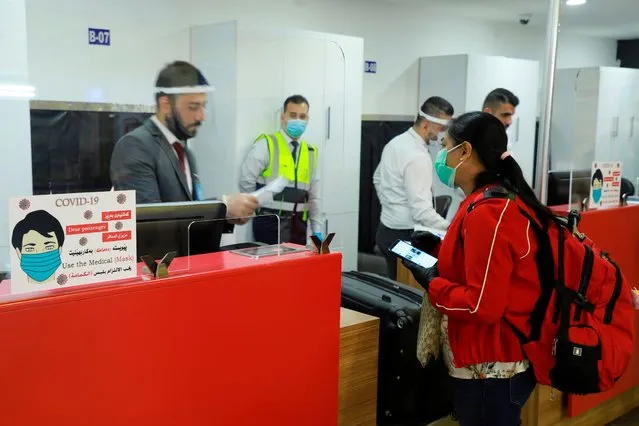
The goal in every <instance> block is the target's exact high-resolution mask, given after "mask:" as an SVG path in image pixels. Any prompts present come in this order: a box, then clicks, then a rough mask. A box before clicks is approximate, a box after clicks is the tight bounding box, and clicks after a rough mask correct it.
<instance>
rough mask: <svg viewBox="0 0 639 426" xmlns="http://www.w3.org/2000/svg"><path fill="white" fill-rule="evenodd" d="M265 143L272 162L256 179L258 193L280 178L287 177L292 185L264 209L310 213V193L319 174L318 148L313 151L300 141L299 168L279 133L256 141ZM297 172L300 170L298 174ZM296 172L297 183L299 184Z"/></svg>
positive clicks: (313, 148) (276, 195) (277, 195)
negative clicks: (263, 140)
mask: <svg viewBox="0 0 639 426" xmlns="http://www.w3.org/2000/svg"><path fill="white" fill-rule="evenodd" d="M261 139H266V143H267V145H268V151H269V162H268V166H267V168H266V170H264V172H262V175H261V176H260V177H258V179H257V189H260V188H262V187H263V186H265V185H267V184H268V183H270V182H272V181H273V180H275V179H276V178H277V177H278V176H284V177H285V178H287V179H288V180H289V181H290V183H289V185H288V186H287V187H286V188H285V189H284V190H283V191H282V192H280V193H279V194H275V195H274V196H273V200H274V201H273V202H272V203H268V204H266V205H263V206H262V207H264V208H268V209H273V210H281V211H294V210H296V206H297V211H300V210H302V209H301V208H300V207H303V209H304V211H307V209H308V206H307V202H308V191H309V189H310V187H311V180H312V178H313V174H314V173H315V172H316V170H317V157H318V155H317V148H315V147H311V146H309V145H308V143H306V142H305V141H303V140H302V141H299V143H300V144H299V146H298V155H297V167H296V165H295V163H294V161H293V155H292V153H291V150H290V148H289V146H288V143H287V142H286V140H285V139H284V136H282V134H281V133H280V132H277V133H275V134H274V135H262V136H260V137H259V138H258V139H257V140H258V141H259V140H261ZM296 169H297V170H296ZM296 172H297V182H296Z"/></svg>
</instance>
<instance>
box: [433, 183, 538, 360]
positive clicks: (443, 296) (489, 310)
mask: <svg viewBox="0 0 639 426" xmlns="http://www.w3.org/2000/svg"><path fill="white" fill-rule="evenodd" d="M482 191H483V189H481V190H478V191H477V192H476V193H474V194H472V195H470V196H469V197H467V198H466V200H464V202H463V203H462V204H461V206H460V207H459V211H458V212H457V215H455V218H454V219H453V221H452V223H451V225H450V227H449V229H448V232H447V233H446V237H445V238H444V240H443V241H442V243H441V245H440V247H439V253H438V258H439V261H438V270H439V275H440V276H439V277H438V278H435V279H434V280H433V281H432V282H431V284H430V287H429V290H428V294H429V296H430V300H431V303H433V304H434V305H435V306H436V307H437V308H438V309H439V310H440V311H441V312H442V313H443V314H445V315H447V316H448V339H449V341H450V347H451V349H452V352H453V356H454V359H455V366H457V367H464V366H467V365H472V364H480V363H486V362H498V361H501V362H514V361H521V360H523V359H524V358H525V357H524V355H523V352H522V349H521V345H520V343H519V340H518V338H517V337H516V335H515V333H514V332H513V330H512V328H511V326H510V325H509V324H508V322H509V323H511V324H513V325H514V326H516V327H517V328H518V329H519V330H526V331H527V330H528V329H529V328H530V324H529V316H530V313H531V311H532V310H533V307H534V304H535V302H536V301H537V299H538V297H539V295H540V293H541V292H540V285H539V277H538V275H537V267H536V264H535V254H536V252H537V244H536V241H535V236H534V233H533V230H532V229H531V228H530V224H529V222H528V220H527V219H526V217H525V216H523V215H522V214H521V212H520V211H519V209H518V206H517V205H519V206H522V207H523V208H524V209H525V210H527V211H528V212H529V214H532V212H531V210H530V209H529V208H528V207H527V206H525V205H524V204H523V203H522V202H521V201H519V200H517V201H510V200H506V199H494V198H493V199H488V200H485V201H482V202H481V203H480V204H478V205H477V206H476V207H475V208H474V209H473V210H472V211H471V212H470V213H468V212H467V210H468V206H469V205H470V204H471V202H473V201H476V200H477V198H478V196H479V195H480V194H481V192H482ZM506 320H507V321H508V322H506Z"/></svg>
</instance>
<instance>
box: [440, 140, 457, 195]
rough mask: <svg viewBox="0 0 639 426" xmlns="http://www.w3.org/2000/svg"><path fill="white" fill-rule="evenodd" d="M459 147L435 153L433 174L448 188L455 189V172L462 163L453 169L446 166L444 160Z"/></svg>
mask: <svg viewBox="0 0 639 426" xmlns="http://www.w3.org/2000/svg"><path fill="white" fill-rule="evenodd" d="M460 146H461V145H457V146H456V147H454V148H452V149H449V150H447V149H446V148H444V149H442V150H441V151H439V152H438V153H437V158H435V173H437V177H438V178H439V180H441V181H442V183H443V184H444V185H446V186H448V187H450V188H455V173H456V172H457V168H458V167H459V166H461V165H462V163H463V161H460V162H459V164H457V166H455V167H454V168H453V167H450V166H449V165H448V164H446V159H447V158H448V153H449V152H451V151H454V150H456V149H457V148H459V147H460Z"/></svg>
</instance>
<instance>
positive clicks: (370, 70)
mask: <svg viewBox="0 0 639 426" xmlns="http://www.w3.org/2000/svg"><path fill="white" fill-rule="evenodd" d="M364 72H365V73H367V74H377V62H375V61H364Z"/></svg>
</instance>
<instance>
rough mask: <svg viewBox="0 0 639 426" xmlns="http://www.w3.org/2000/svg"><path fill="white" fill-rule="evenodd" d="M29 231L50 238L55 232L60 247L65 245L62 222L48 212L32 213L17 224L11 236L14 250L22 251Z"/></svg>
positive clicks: (36, 211) (38, 211)
mask: <svg viewBox="0 0 639 426" xmlns="http://www.w3.org/2000/svg"><path fill="white" fill-rule="evenodd" d="M29 231H36V232H37V233H38V234H40V235H42V236H43V237H48V236H49V234H51V233H52V232H53V233H54V234H55V236H56V238H57V239H58V245H59V246H62V244H64V231H63V230H62V225H61V224H60V221H59V220H58V219H56V218H55V217H54V216H53V215H52V214H51V213H49V212H47V211H44V210H35V211H32V212H31V213H29V214H27V215H26V216H25V217H24V219H22V220H21V221H20V222H18V223H17V224H16V226H15V227H14V228H13V234H12V235H11V244H12V245H13V247H14V248H16V249H18V250H22V238H24V236H25V235H26V234H27V233H28V232H29Z"/></svg>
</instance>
